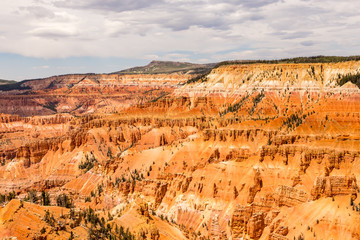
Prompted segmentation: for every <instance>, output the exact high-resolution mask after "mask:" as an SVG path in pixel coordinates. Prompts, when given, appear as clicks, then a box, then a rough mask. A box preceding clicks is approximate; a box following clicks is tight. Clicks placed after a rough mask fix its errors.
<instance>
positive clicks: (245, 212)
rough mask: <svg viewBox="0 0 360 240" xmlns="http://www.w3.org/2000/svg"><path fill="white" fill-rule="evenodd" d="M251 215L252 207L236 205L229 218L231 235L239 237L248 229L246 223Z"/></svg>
mask: <svg viewBox="0 0 360 240" xmlns="http://www.w3.org/2000/svg"><path fill="white" fill-rule="evenodd" d="M252 215H253V208H252V207H250V206H238V207H237V208H236V210H235V211H234V213H233V215H232V219H231V231H232V236H234V237H235V238H237V237H241V236H242V235H243V234H244V233H245V234H246V233H247V231H248V223H249V221H250V218H251V217H252Z"/></svg>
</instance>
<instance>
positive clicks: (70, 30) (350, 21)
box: [0, 0, 360, 62]
mask: <svg viewBox="0 0 360 240" xmlns="http://www.w3.org/2000/svg"><path fill="white" fill-rule="evenodd" d="M0 6H1V8H2V14H1V15H0V36H1V37H0V52H8V53H16V54H21V55H25V56H35V57H43V58H66V57H69V56H95V57H112V56H116V57H122V58H138V59H149V58H150V57H154V58H156V59H169V60H187V61H199V62H204V60H205V59H206V60H209V61H210V62H214V61H220V60H225V59H234V58H237V59H239V58H244V59H254V58H281V57H290V56H299V55H302V56H303V55H316V54H325V55H330V54H338V55H354V54H359V51H360V46H359V44H358V43H357V42H358V39H357V37H358V36H359V30H358V26H359V24H360V15H359V14H358V9H359V7H360V2H359V1H352V0H347V1H341V2H339V1H335V0H321V1H320V0H312V1H304V0H222V1H215V0H207V1H205V0H154V1H148V0H125V1H117V0H77V1H75V0H66V1H65V0H32V1H29V0H17V1H2V2H1V3H0ZM184 52H185V53H184Z"/></svg>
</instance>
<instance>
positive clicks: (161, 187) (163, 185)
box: [155, 182, 168, 208]
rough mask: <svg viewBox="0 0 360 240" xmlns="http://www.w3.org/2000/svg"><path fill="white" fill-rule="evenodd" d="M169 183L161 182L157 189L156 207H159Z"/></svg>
mask: <svg viewBox="0 0 360 240" xmlns="http://www.w3.org/2000/svg"><path fill="white" fill-rule="evenodd" d="M167 187H168V183H166V182H165V183H161V182H159V183H158V184H157V186H156V190H155V208H157V207H159V205H160V203H161V202H162V200H163V198H164V197H165V194H166V191H167Z"/></svg>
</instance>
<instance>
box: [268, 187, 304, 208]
mask: <svg viewBox="0 0 360 240" xmlns="http://www.w3.org/2000/svg"><path fill="white" fill-rule="evenodd" d="M273 198H274V200H275V203H276V204H277V206H279V207H281V206H287V207H292V206H295V205H298V204H301V203H304V202H306V201H307V200H308V196H307V193H306V192H304V191H302V190H298V189H295V188H293V187H289V186H279V187H278V188H277V189H276V190H275V192H274V194H273Z"/></svg>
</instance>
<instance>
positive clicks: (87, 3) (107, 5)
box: [54, 0, 163, 12]
mask: <svg viewBox="0 0 360 240" xmlns="http://www.w3.org/2000/svg"><path fill="white" fill-rule="evenodd" d="M162 2H163V1H162V0H151V1H149V0H121V1H118V0H60V1H56V2H54V5H55V6H57V7H64V8H70V9H74V8H75V9H93V10H103V11H116V12H123V11H130V10H138V9H143V8H148V7H150V6H152V5H156V4H158V3H162Z"/></svg>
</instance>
